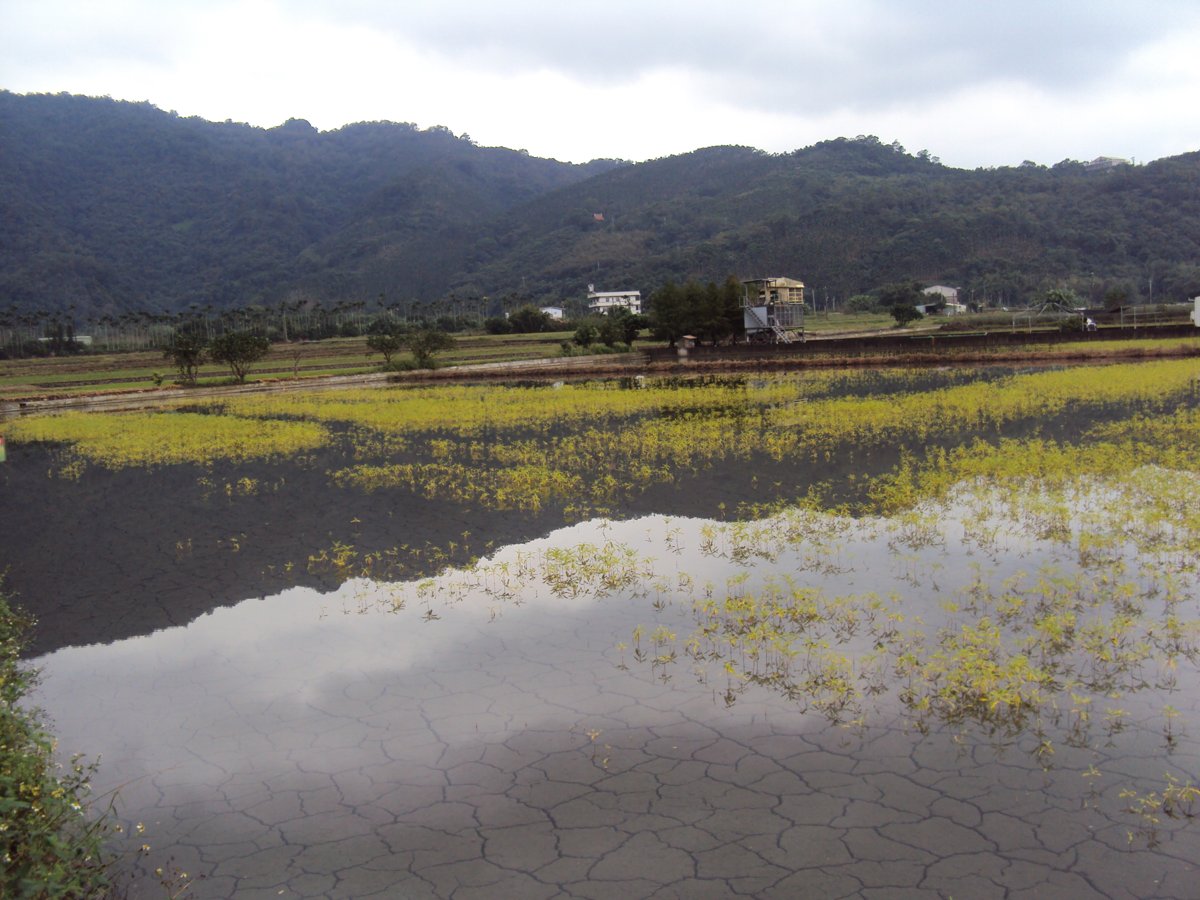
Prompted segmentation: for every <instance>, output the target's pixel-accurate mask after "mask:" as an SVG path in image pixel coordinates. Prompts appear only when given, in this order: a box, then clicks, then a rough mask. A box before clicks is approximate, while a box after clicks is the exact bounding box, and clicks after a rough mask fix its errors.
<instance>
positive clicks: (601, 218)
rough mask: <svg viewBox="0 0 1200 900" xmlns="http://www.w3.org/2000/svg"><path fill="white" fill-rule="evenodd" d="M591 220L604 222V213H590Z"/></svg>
mask: <svg viewBox="0 0 1200 900" xmlns="http://www.w3.org/2000/svg"><path fill="white" fill-rule="evenodd" d="M592 218H593V219H595V220H596V221H597V222H603V221H604V213H592Z"/></svg>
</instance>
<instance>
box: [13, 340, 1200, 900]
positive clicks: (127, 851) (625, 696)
mask: <svg viewBox="0 0 1200 900" xmlns="http://www.w3.org/2000/svg"><path fill="white" fill-rule="evenodd" d="M1196 374H1197V366H1196V365H1195V364H1194V363H1193V364H1190V368H1189V367H1188V366H1187V365H1183V364H1175V365H1174V366H1166V367H1164V366H1161V365H1159V366H1149V367H1142V366H1118V367H1112V368H1110V369H1104V370H1090V371H1085V370H1064V372H1063V373H1062V374H1061V375H1059V374H1055V373H996V372H989V373H987V374H986V377H982V378H970V377H966V376H965V375H964V374H963V373H962V372H955V373H952V374H940V373H902V372H898V373H885V374H879V373H871V374H870V375H865V376H836V377H835V376H829V375H822V376H820V377H816V378H813V379H800V378H779V379H768V380H763V381H761V382H758V383H747V382H738V383H721V384H711V385H699V386H694V387H690V388H686V389H685V388H680V387H678V386H675V385H661V386H660V385H649V386H647V385H639V384H629V385H628V386H626V387H624V388H622V387H621V386H610V385H593V386H580V387H576V386H563V387H560V388H551V387H545V388H537V387H529V388H523V389H521V392H509V393H505V392H504V391H503V390H500V389H495V388H492V389H487V390H481V392H480V393H473V392H472V390H473V389H472V390H467V389H459V390H458V391H457V392H456V391H454V390H446V389H439V391H441V392H439V391H426V392H414V393H410V394H408V395H406V394H405V393H404V392H398V391H397V392H377V393H376V398H375V399H372V398H371V397H370V396H368V395H367V394H366V393H363V394H361V395H360V394H357V393H355V394H346V395H344V396H342V397H340V398H335V397H332V396H329V395H325V396H323V397H320V398H317V397H306V396H298V397H296V398H293V399H292V400H291V401H290V404H289V405H287V406H286V407H283V408H280V407H273V408H270V409H267V408H265V407H253V406H252V405H250V404H247V405H241V406H238V407H237V408H234V406H233V405H232V404H231V405H230V406H228V407H223V408H219V409H218V408H205V409H203V410H198V411H199V412H201V413H202V414H203V416H208V417H210V418H211V417H212V416H214V415H216V416H219V417H222V418H226V419H236V420H238V421H235V422H233V423H232V424H231V425H230V428H231V429H232V430H231V431H230V432H229V433H228V434H227V435H226V444H225V448H224V450H223V449H222V448H217V449H213V448H212V446H211V445H205V448H206V449H203V450H202V451H200V452H203V453H205V454H208V455H209V457H210V458H208V459H206V460H199V461H198V460H196V459H194V458H191V457H189V456H188V454H189V453H193V452H196V451H195V448H194V446H193V445H191V444H189V442H188V439H187V435H188V433H189V429H192V428H193V427H194V428H196V433H197V434H204V433H205V431H204V429H203V428H202V427H200V425H195V426H194V425H192V424H191V421H192V420H193V419H200V418H202V417H203V416H198V415H195V411H194V412H193V413H192V414H191V416H190V417H187V418H175V419H172V418H171V417H172V416H176V417H180V416H185V415H186V414H181V413H173V414H172V413H167V414H160V415H159V416H157V418H152V419H151V420H150V422H149V423H148V425H146V427H150V426H151V425H153V426H160V429H159V430H158V431H152V432H151V434H152V435H156V437H152V439H151V440H149V441H148V442H147V443H146V444H144V445H143V444H138V443H137V442H136V441H134V440H131V438H130V436H131V435H136V434H137V433H138V429H139V428H141V427H143V426H142V424H141V423H139V422H137V421H136V420H132V419H131V420H128V421H127V422H126V423H125V424H124V426H123V427H121V428H119V429H117V431H116V432H115V436H114V433H109V432H107V431H105V429H104V428H102V427H100V426H97V425H94V424H91V423H89V424H87V425H86V426H82V427H83V428H85V429H88V430H87V431H86V433H84V432H81V431H80V430H78V426H71V425H70V423H64V424H58V425H56V426H54V427H56V428H60V429H62V430H61V431H59V432H57V433H56V434H55V435H53V436H52V435H50V434H40V435H39V434H38V433H37V432H35V431H30V432H28V439H27V440H25V441H21V440H11V441H10V454H9V461H10V463H12V464H15V465H9V468H7V469H6V470H4V478H5V479H6V480H5V482H4V483H3V486H4V489H5V491H6V494H7V496H9V497H11V498H15V499H16V500H18V501H19V505H17V504H14V506H13V507H12V508H13V509H14V510H20V512H19V513H18V514H17V515H18V521H19V522H20V527H18V528H16V529H15V530H14V535H13V540H12V541H11V542H6V544H5V547H6V548H7V549H6V551H5V554H6V557H8V558H6V559H5V560H4V562H5V563H7V564H8V565H9V567H10V575H9V586H10V587H11V588H14V589H16V590H17V591H19V594H20V596H19V599H20V600H21V601H22V602H24V603H25V605H26V606H29V607H31V608H32V609H33V610H34V611H35V612H36V613H37V614H38V616H39V618H40V619H41V621H42V623H43V626H42V627H43V629H44V630H43V631H42V632H41V633H39V635H38V636H37V640H38V644H37V646H38V648H39V651H40V652H41V653H42V655H40V656H39V657H37V659H36V660H35V662H36V664H37V665H38V666H39V667H41V669H42V672H43V677H42V685H41V688H40V693H39V698H38V699H39V702H41V703H42V704H43V706H44V707H45V708H46V710H47V711H48V713H49V714H50V716H51V718H52V720H53V722H54V725H55V727H56V730H57V733H58V734H59V737H60V742H61V747H62V749H63V751H64V752H66V753H69V752H71V751H75V750H81V751H84V752H86V753H88V754H91V755H99V756H100V757H101V768H100V772H99V775H98V777H97V779H96V782H95V783H96V787H97V790H98V791H100V792H103V791H107V790H110V789H117V790H118V795H117V796H118V809H119V813H120V816H121V818H122V820H123V821H124V822H125V824H126V826H127V832H128V833H127V837H126V838H123V839H121V842H120V843H121V844H122V846H121V848H120V849H121V850H122V851H123V852H124V856H123V857H122V863H121V865H122V866H124V867H125V868H126V869H127V870H128V871H129V872H130V874H131V875H132V877H133V879H134V880H133V886H132V894H133V896H146V897H154V896H163V895H164V893H165V892H167V891H168V890H177V889H178V888H179V887H180V886H182V885H187V894H186V895H187V896H198V897H226V896H235V895H236V896H239V897H242V896H246V897H254V896H263V897H266V896H271V897H278V896H293V897H295V896H345V897H362V896H404V897H456V898H466V897H559V896H575V897H706V896H712V897H726V896H757V897H797V896H800V897H806V896H812V897H829V896H867V897H899V896H962V897H966V896H970V897H989V896H997V897H1001V896H1002V897H1020V896H1029V897H1046V896H1063V897H1088V896H1097V897H1187V896H1193V895H1194V893H1195V890H1194V885H1195V881H1196V876H1195V861H1196V860H1197V859H1200V839H1198V838H1197V831H1196V828H1195V827H1194V826H1193V824H1192V822H1191V813H1192V811H1193V805H1194V801H1195V800H1196V791H1195V788H1194V787H1192V785H1193V782H1194V780H1195V779H1196V777H1197V774H1198V772H1200V745H1197V743H1196V740H1195V732H1196V728H1197V727H1198V726H1200V709H1198V708H1197V703H1198V696H1200V695H1198V693H1197V689H1198V688H1200V678H1198V676H1197V669H1196V662H1197V660H1196V654H1197V644H1196V642H1197V639H1198V633H1200V629H1198V626H1197V622H1198V617H1197V603H1198V602H1200V597H1198V591H1197V569H1196V566H1197V558H1198V557H1197V552H1196V551H1197V549H1198V545H1200V501H1197V499H1196V498H1197V496H1198V495H1200V492H1198V491H1197V487H1198V481H1200V479H1198V475H1197V473H1198V472H1200V466H1197V461H1196V452H1197V449H1196V448H1197V442H1196V441H1195V439H1194V438H1195V436H1196V434H1197V416H1196V413H1195V405H1196V397H1195V395H1194V389H1193V387H1192V379H1194V378H1195V377H1196ZM488 391H490V393H489V392H488ZM382 396H387V397H388V400H387V405H386V406H384V405H381V403H380V399H381V397H382ZM271 402H273V403H278V402H279V401H278V398H272V401H271ZM420 404H424V406H423V407H422V408H419V409H418V408H416V407H417V406H418V405H420ZM263 419H266V420H270V421H271V422H272V423H284V424H287V423H298V424H303V425H305V426H306V427H310V426H312V425H314V424H315V425H318V426H320V427H321V428H322V429H325V430H324V431H323V432H322V433H320V434H318V435H317V436H316V438H315V439H314V438H313V432H312V431H311V430H310V431H308V432H306V433H304V434H300V433H294V434H293V433H288V432H289V429H286V428H278V427H275V426H274V425H273V426H272V428H271V429H270V434H265V433H264V432H263V431H261V430H256V428H255V425H254V423H255V422H257V421H260V420H263ZM239 423H248V424H245V425H241V424H239ZM202 424H203V423H201V425H202ZM166 425H171V426H175V425H178V427H177V428H167V429H166V430H162V428H161V426H166ZM72 427H75V428H76V430H75V431H72V430H71V429H72ZM239 427H244V428H245V429H246V430H245V433H244V434H243V433H241V432H238V431H237V429H238V428H239ZM79 434H84V436H83V437H73V436H72V435H79ZM168 436H169V437H168ZM51 438H53V441H54V443H49V442H48V441H50V440H51ZM122 441H124V443H121V442H122ZM280 441H282V442H283V443H282V444H280V443H278V442H280ZM106 442H107V443H106ZM239 442H240V443H239ZM164 443H171V444H172V449H171V450H170V453H166V454H164V451H163V449H162V446H161V445H163V444H164ZM268 445H269V446H268ZM234 446H236V447H240V448H241V449H238V450H237V451H236V452H226V451H228V449H229V448H230V447H234ZM88 448H91V449H90V450H89V449H88ZM147 453H149V456H147V455H146V454H147ZM223 453H224V454H225V455H222V454H223ZM6 465H8V464H6ZM14 548H15V549H14ZM47 554H53V555H50V556H47ZM32 560H41V561H42V562H41V563H40V564H37V565H34V564H31V561H32ZM46 560H48V562H46ZM143 845H145V849H142V847H143ZM185 873H186V874H185ZM162 880H166V881H168V882H172V883H173V884H174V887H173V888H171V889H165V888H164V887H163V886H162V885H161V884H160V882H161V881H162Z"/></svg>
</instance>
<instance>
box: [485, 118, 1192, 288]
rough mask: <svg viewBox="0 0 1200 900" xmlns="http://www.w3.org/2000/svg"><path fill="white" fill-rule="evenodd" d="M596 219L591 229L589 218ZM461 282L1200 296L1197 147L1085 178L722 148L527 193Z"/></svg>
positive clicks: (832, 150)
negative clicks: (594, 214)
mask: <svg viewBox="0 0 1200 900" xmlns="http://www.w3.org/2000/svg"><path fill="white" fill-rule="evenodd" d="M593 207H594V208H596V209H598V210H603V211H604V213H605V221H604V222H603V223H599V222H595V221H594V220H593V219H592V218H591V216H588V215H586V210H588V209H591V208H593ZM475 250H476V252H475V255H474V257H473V258H472V259H471V260H470V261H469V262H470V265H471V269H470V275H471V279H470V280H469V281H467V280H465V281H464V284H465V285H468V286H470V287H472V288H474V287H476V286H477V287H478V289H479V290H484V291H489V290H490V291H494V290H497V289H498V287H499V286H502V285H506V284H512V283H514V281H515V280H517V279H518V278H519V277H520V276H522V275H524V276H527V277H528V279H529V282H528V283H529V285H530V290H531V291H533V292H535V293H536V292H538V291H545V292H546V293H548V294H553V293H554V292H555V291H556V290H561V288H560V287H559V286H560V285H562V284H563V283H571V282H574V283H576V284H578V283H580V282H584V281H595V282H601V283H603V284H604V285H605V286H606V287H609V288H612V287H618V286H620V287H624V286H625V285H632V286H641V287H644V286H647V285H649V286H655V285H658V284H661V283H662V282H663V281H664V280H665V279H667V278H674V279H677V280H682V279H685V278H688V277H696V278H700V279H702V280H715V281H720V279H721V278H722V277H723V276H724V275H726V274H727V273H731V272H732V273H738V274H742V275H746V276H750V275H764V274H782V275H791V276H793V277H798V278H801V279H803V280H804V281H805V282H806V283H807V284H808V285H809V286H810V287H813V288H815V289H816V292H817V298H818V299H822V298H823V297H825V296H829V297H834V298H838V299H841V300H844V299H846V298H847V297H849V296H852V295H853V294H855V293H859V292H863V291H866V290H870V289H872V288H875V287H878V286H879V285H882V284H886V283H889V282H895V281H901V280H908V279H916V280H918V281H922V282H924V283H927V284H933V283H945V284H952V285H956V286H959V287H961V288H962V289H963V298H964V299H968V298H972V299H974V301H975V302H977V303H980V304H983V303H991V304H996V305H1000V304H1009V305H1011V304H1014V303H1022V302H1024V301H1026V300H1027V299H1031V298H1033V297H1035V296H1037V295H1038V294H1040V293H1042V292H1044V291H1045V290H1047V289H1048V288H1052V287H1068V288H1071V289H1072V290H1074V291H1076V292H1077V293H1078V294H1079V295H1080V296H1081V297H1084V298H1085V299H1089V300H1092V301H1094V302H1095V303H1097V304H1099V303H1101V302H1103V300H1104V297H1105V295H1106V294H1107V295H1109V296H1114V295H1116V294H1123V295H1125V296H1126V297H1127V299H1128V300H1130V301H1142V302H1144V301H1146V300H1149V299H1153V300H1156V301H1157V300H1161V299H1167V298H1175V299H1181V298H1185V297H1188V296H1192V295H1193V294H1196V293H1200V266H1198V265H1197V263H1198V262H1200V153H1193V154H1187V155H1185V156H1180V157H1175V158H1172V159H1166V160H1161V161H1158V162H1155V163H1151V164H1149V165H1145V166H1121V167H1119V168H1116V169H1114V170H1110V171H1099V172H1088V171H1087V170H1086V169H1085V167H1084V166H1083V165H1082V164H1081V163H1077V162H1071V161H1066V162H1062V163H1059V164H1057V165H1055V166H1053V167H1049V168H1047V167H1045V166H1039V165H1034V164H1032V163H1030V164H1025V165H1022V166H1018V167H1012V168H1002V169H989V170H977V171H963V170H958V169H951V168H947V167H945V166H942V165H940V164H938V163H937V161H936V160H935V159H933V158H932V157H930V156H929V155H928V154H918V155H909V154H907V153H905V152H904V151H903V149H902V148H900V147H898V146H896V145H887V144H884V143H882V142H880V141H878V140H877V139H875V138H872V137H860V138H857V139H844V138H839V139H837V140H832V141H825V142H823V143H820V144H817V145H815V146H812V147H808V148H806V149H803V150H798V151H796V152H794V153H791V154H785V155H768V154H765V153H761V152H758V151H755V150H752V149H748V148H738V147H718V148H711V149H708V150H699V151H696V152H694V153H690V154H687V155H684V156H678V157H672V158H669V159H662V160H655V161H653V162H648V163H644V164H641V165H637V166H630V167H625V168H622V169H619V170H616V171H613V172H609V173H607V174H604V175H602V176H599V177H596V178H593V179H589V180H587V181H583V182H580V183H578V184H575V185H572V186H570V187H567V188H563V189H561V190H558V191H554V192H552V193H549V194H546V195H544V196H542V197H539V198H538V199H536V200H533V201H531V202H530V203H529V204H526V205H525V206H524V207H521V208H519V209H518V210H517V211H516V212H514V213H513V214H511V215H510V216H509V217H508V221H507V222H506V224H505V226H504V227H503V228H496V229H494V230H493V231H491V232H490V233H489V234H488V235H487V236H486V238H484V240H482V241H481V242H480V243H479V244H478V245H477V246H476V248H475Z"/></svg>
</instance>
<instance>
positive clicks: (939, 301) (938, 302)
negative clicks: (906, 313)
mask: <svg viewBox="0 0 1200 900" xmlns="http://www.w3.org/2000/svg"><path fill="white" fill-rule="evenodd" d="M921 293H922V294H924V295H925V296H926V297H928V298H929V302H928V303H922V304H920V305H918V306H917V312H919V313H921V314H922V315H925V314H928V313H929V312H931V311H934V310H941V311H942V312H944V313H945V314H946V315H948V316H956V315H960V314H961V313H965V312H966V311H967V307H966V304H965V303H959V302H958V288H956V287H951V286H950V285H948V284H932V285H930V286H929V287H927V288H925V289H924V290H923V291H921Z"/></svg>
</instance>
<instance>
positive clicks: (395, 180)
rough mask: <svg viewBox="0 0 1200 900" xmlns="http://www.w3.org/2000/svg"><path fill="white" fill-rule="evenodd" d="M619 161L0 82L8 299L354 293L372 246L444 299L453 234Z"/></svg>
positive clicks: (1, 211) (109, 307) (0, 222)
mask: <svg viewBox="0 0 1200 900" xmlns="http://www.w3.org/2000/svg"><path fill="white" fill-rule="evenodd" d="M615 165H617V163H614V162H597V163H593V164H590V165H587V166H578V165H569V164H565V163H560V162H556V161H554V160H544V159H538V158H536V157H531V156H529V155H528V154H526V153H522V152H518V151H513V150H503V149H493V148H483V147H477V146H475V145H474V144H473V143H472V142H471V141H470V139H469V138H466V137H465V136H464V137H456V136H455V135H453V134H452V133H451V132H450V131H449V130H447V129H444V128H438V127H435V128H430V129H426V130H418V129H417V128H416V127H415V126H412V125H407V124H395V123H367V124H359V125H350V126H347V127H345V128H342V129H339V130H337V131H332V132H325V133H318V132H317V131H316V130H315V129H313V128H312V126H310V125H309V124H308V123H307V122H304V121H298V120H291V121H289V122H287V123H286V124H284V125H282V126H280V127H278V128H272V129H261V128H253V127H251V126H248V125H243V124H235V123H231V122H226V123H223V124H218V123H212V122H206V121H204V120H201V119H195V118H179V117H178V116H175V115H174V114H171V113H166V112H163V111H161V110H159V109H156V108H155V107H153V106H151V105H149V104H147V103H137V104H135V103H125V102H116V101H112V100H108V99H93V98H85V97H75V96H69V95H64V94H60V95H53V96H51V95H30V96H21V95H15V94H12V93H8V92H0V307H3V306H5V305H6V303H14V304H15V305H16V306H18V307H19V308H34V309H47V308H53V309H57V308H60V307H62V306H65V305H66V304H68V303H74V304H76V306H77V308H79V309H80V310H84V311H88V312H95V311H106V312H111V311H117V310H124V309H136V308H147V307H151V308H164V309H177V308H180V307H181V306H186V305H187V304H190V303H200V304H213V305H215V306H217V307H224V306H229V305H234V304H245V303H251V302H263V301H267V300H271V299H274V298H277V297H279V296H281V295H283V294H284V293H286V292H287V291H289V290H290V289H291V288H293V287H294V286H295V285H297V284H304V285H310V286H314V287H316V288H318V289H320V290H322V291H325V292H348V293H351V294H355V295H357V294H358V293H360V292H361V291H362V289H363V278H364V272H369V271H370V270H371V268H372V266H373V265H374V264H375V262H376V258H377V257H385V258H387V259H388V260H391V261H396V260H405V259H412V260H413V261H414V267H412V268H411V270H410V271H409V275H408V277H407V280H406V281H405V283H404V285H403V288H404V291H405V293H406V294H408V293H416V294H418V295H420V294H434V295H436V294H437V293H438V292H439V291H441V290H442V289H443V285H444V282H445V278H444V276H445V274H446V268H445V266H450V267H451V268H450V271H454V266H455V265H456V263H455V261H454V260H453V259H450V260H448V261H443V252H444V250H445V248H447V247H448V246H452V245H453V244H454V242H455V240H456V239H457V238H458V236H459V235H462V234H465V233H467V232H468V231H470V230H471V229H473V228H475V227H476V226H478V225H479V224H480V223H482V222H485V221H487V220H489V219H490V218H491V217H493V216H495V215H496V214H497V213H499V212H501V211H502V210H505V209H508V208H511V207H512V206H514V205H516V204H519V203H522V202H524V201H526V200H528V199H530V198H531V197H535V196H537V195H539V194H541V193H544V192H546V191H548V190H552V189H554V188H558V187H561V186H563V185H566V184H569V183H571V182H573V181H577V180H579V179H581V178H585V177H587V176H588V175H590V174H592V173H595V172H598V171H603V170H605V169H609V168H612V167H613V166H615ZM331 248H332V249H331ZM331 252H334V253H336V254H337V255H336V257H334V258H331V257H330V253H331ZM405 268H406V270H407V269H408V268H409V267H407V266H406V267H405ZM371 289H372V290H375V291H376V293H378V290H380V289H382V286H376V285H372V286H371Z"/></svg>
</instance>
